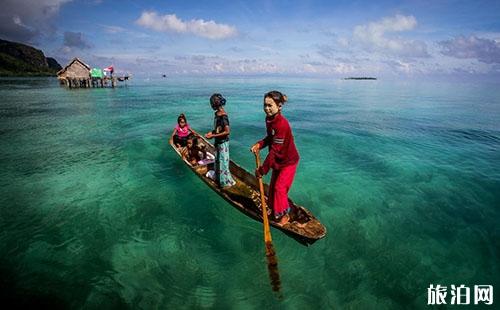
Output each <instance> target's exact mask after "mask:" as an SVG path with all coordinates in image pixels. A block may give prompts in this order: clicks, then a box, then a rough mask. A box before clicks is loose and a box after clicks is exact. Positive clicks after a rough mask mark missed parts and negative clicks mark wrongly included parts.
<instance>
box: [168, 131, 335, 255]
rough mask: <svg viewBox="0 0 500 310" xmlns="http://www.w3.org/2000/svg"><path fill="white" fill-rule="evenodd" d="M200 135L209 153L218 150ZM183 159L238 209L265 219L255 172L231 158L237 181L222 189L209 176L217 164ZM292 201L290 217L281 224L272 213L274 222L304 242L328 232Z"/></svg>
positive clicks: (307, 211)
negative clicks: (252, 172) (286, 221)
mask: <svg viewBox="0 0 500 310" xmlns="http://www.w3.org/2000/svg"><path fill="white" fill-rule="evenodd" d="M197 137H198V139H200V140H202V141H203V143H204V144H205V145H206V150H207V151H208V152H209V153H212V154H215V148H214V146H213V145H212V144H210V142H208V141H207V140H206V139H205V138H203V137H201V136H197ZM170 146H172V148H173V149H174V150H175V152H176V153H177V154H178V155H179V156H180V157H182V156H181V150H180V149H178V148H177V147H176V146H175V145H174V144H173V142H172V143H171V144H170ZM183 161H184V163H185V164H186V165H187V166H188V167H189V168H190V169H191V170H192V171H193V172H194V173H195V174H196V175H197V176H198V177H199V178H200V179H202V180H203V182H205V183H206V184H207V185H208V186H209V187H210V188H211V189H212V190H214V191H215V192H216V193H217V194H219V195H220V196H221V197H222V198H224V199H225V200H227V201H228V202H229V203H230V204H231V205H233V206H234V207H235V208H236V209H238V210H239V211H241V212H242V213H244V214H246V215H247V216H249V217H251V218H253V219H255V220H257V221H260V222H262V209H261V200H260V192H259V185H258V184H259V183H258V181H257V178H256V177H255V176H254V175H253V174H251V173H249V172H248V171H246V170H245V169H243V168H242V167H240V166H239V165H237V164H236V163H235V162H233V161H232V160H231V161H230V163H229V167H230V170H231V174H232V176H233V178H234V179H235V181H236V184H235V185H233V186H232V187H230V188H228V189H221V188H219V187H218V186H217V184H216V183H215V181H214V180H212V179H211V178H209V177H208V176H207V172H208V171H209V170H211V169H213V168H214V167H213V166H214V164H213V163H211V164H209V165H196V166H193V165H191V164H190V163H189V162H188V161H187V160H185V159H184V160H183ZM264 188H265V192H266V193H267V192H268V190H269V186H268V185H267V184H264ZM266 199H267V195H266ZM288 201H289V204H290V206H291V207H292V211H291V212H290V221H289V222H288V223H287V224H285V225H283V226H281V225H279V224H278V223H277V222H276V221H275V220H274V218H272V216H271V217H270V218H269V224H270V225H272V226H274V227H276V228H277V229H279V230H281V231H283V232H284V233H285V234H287V235H289V236H290V237H292V238H294V239H295V240H297V241H298V242H300V243H302V244H304V245H309V244H312V243H314V242H315V241H317V240H319V239H321V238H323V237H324V236H325V235H326V228H325V227H324V226H323V225H322V224H321V223H320V222H319V221H318V219H316V218H315V217H314V215H313V214H312V213H311V212H310V211H309V210H307V209H306V208H304V207H302V206H299V205H297V204H295V203H294V202H293V201H292V200H291V199H289V200H288Z"/></svg>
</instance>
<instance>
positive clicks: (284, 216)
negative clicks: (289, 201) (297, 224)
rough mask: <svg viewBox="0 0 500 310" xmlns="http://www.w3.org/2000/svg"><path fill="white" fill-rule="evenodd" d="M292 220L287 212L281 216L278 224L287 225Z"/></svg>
mask: <svg viewBox="0 0 500 310" xmlns="http://www.w3.org/2000/svg"><path fill="white" fill-rule="evenodd" d="M289 221H290V217H289V216H288V214H285V215H283V216H282V217H281V219H280V221H279V222H278V224H279V225H280V226H283V225H286V224H287V223H288V222H289Z"/></svg>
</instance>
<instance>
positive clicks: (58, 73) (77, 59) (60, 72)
mask: <svg viewBox="0 0 500 310" xmlns="http://www.w3.org/2000/svg"><path fill="white" fill-rule="evenodd" d="M75 62H78V63H80V64H81V65H82V66H84V67H85V68H87V69H88V70H89V71H90V66H89V65H87V64H86V63H84V62H83V61H81V60H80V58H78V57H75V58H73V60H72V61H70V63H69V64H67V65H66V67H64V68H62V69H61V70H59V72H57V75H61V74H63V73H64V72H66V70H68V68H69V67H71V66H72V65H73V64H74V63H75Z"/></svg>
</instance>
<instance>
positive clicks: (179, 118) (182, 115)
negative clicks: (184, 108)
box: [177, 113, 187, 124]
mask: <svg viewBox="0 0 500 310" xmlns="http://www.w3.org/2000/svg"><path fill="white" fill-rule="evenodd" d="M181 119H183V120H184V123H187V120H186V115H184V113H181V114H180V115H179V116H178V117H177V124H179V123H180V122H181Z"/></svg>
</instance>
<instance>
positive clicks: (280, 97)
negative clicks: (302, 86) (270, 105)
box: [264, 90, 288, 105]
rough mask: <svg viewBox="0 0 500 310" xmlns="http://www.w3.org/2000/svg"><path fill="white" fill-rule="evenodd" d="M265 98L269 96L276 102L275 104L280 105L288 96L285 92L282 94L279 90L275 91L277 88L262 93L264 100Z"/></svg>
mask: <svg viewBox="0 0 500 310" xmlns="http://www.w3.org/2000/svg"><path fill="white" fill-rule="evenodd" d="M266 98H271V99H273V101H274V102H275V103H276V104H277V105H282V104H284V103H285V102H287V100H288V98H287V96H286V95H285V94H282V93H281V92H279V91H277V90H272V91H270V92H267V93H266V94H265V95H264V100H266Z"/></svg>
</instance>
